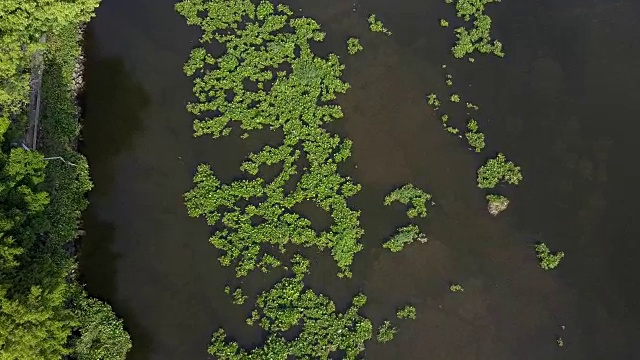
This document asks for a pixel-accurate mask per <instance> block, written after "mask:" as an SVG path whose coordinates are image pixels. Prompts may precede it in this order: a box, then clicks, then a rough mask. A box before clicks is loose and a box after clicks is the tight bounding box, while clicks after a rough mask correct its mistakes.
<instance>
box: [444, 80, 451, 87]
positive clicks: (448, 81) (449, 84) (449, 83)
mask: <svg viewBox="0 0 640 360" xmlns="http://www.w3.org/2000/svg"><path fill="white" fill-rule="evenodd" d="M444 83H445V84H447V86H453V81H452V80H451V79H447V80H446V81H445V82H444Z"/></svg>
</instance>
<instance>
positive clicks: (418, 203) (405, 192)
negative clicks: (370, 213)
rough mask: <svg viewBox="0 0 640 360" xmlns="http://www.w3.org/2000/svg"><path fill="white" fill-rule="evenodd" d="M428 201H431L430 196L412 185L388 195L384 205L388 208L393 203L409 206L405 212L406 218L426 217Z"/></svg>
mask: <svg viewBox="0 0 640 360" xmlns="http://www.w3.org/2000/svg"><path fill="white" fill-rule="evenodd" d="M429 200H431V194H428V193H426V192H424V191H422V190H421V189H419V188H417V187H415V186H414V185H413V184H406V185H404V186H403V187H401V188H398V189H395V190H393V191H392V192H391V193H389V195H387V196H386V197H385V198H384V204H385V205H386V206H389V205H391V203H393V202H394V201H398V202H400V203H401V204H404V205H408V204H411V206H410V207H409V210H407V216H408V217H410V218H414V217H416V216H419V217H426V216H427V201H429Z"/></svg>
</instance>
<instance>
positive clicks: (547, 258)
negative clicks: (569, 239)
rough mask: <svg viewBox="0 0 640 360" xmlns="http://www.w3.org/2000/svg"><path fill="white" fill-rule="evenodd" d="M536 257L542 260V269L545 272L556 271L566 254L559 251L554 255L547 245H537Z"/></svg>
mask: <svg viewBox="0 0 640 360" xmlns="http://www.w3.org/2000/svg"><path fill="white" fill-rule="evenodd" d="M535 249H536V255H537V257H538V259H539V260H540V267H541V268H543V269H545V270H551V269H555V268H556V267H558V265H560V261H562V259H563V258H564V252H562V251H558V252H555V253H552V252H551V250H549V247H547V245H546V244H545V243H538V244H536V245H535Z"/></svg>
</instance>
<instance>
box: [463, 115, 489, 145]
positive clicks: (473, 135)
mask: <svg viewBox="0 0 640 360" xmlns="http://www.w3.org/2000/svg"><path fill="white" fill-rule="evenodd" d="M467 130H468V131H467V132H466V133H465V134H464V135H465V137H466V138H467V141H468V142H469V146H471V147H472V148H473V149H474V150H475V152H477V153H479V152H480V151H482V149H484V146H485V143H484V134H483V133H482V132H480V131H479V130H478V122H477V121H475V120H473V119H471V120H469V122H468V123H467Z"/></svg>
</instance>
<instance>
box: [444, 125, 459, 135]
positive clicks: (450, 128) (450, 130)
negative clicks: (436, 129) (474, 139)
mask: <svg viewBox="0 0 640 360" xmlns="http://www.w3.org/2000/svg"><path fill="white" fill-rule="evenodd" d="M445 130H447V131H448V132H449V133H451V134H453V135H457V134H458V133H459V132H460V130H458V129H457V128H455V127H453V126H447V127H446V128H445Z"/></svg>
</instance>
